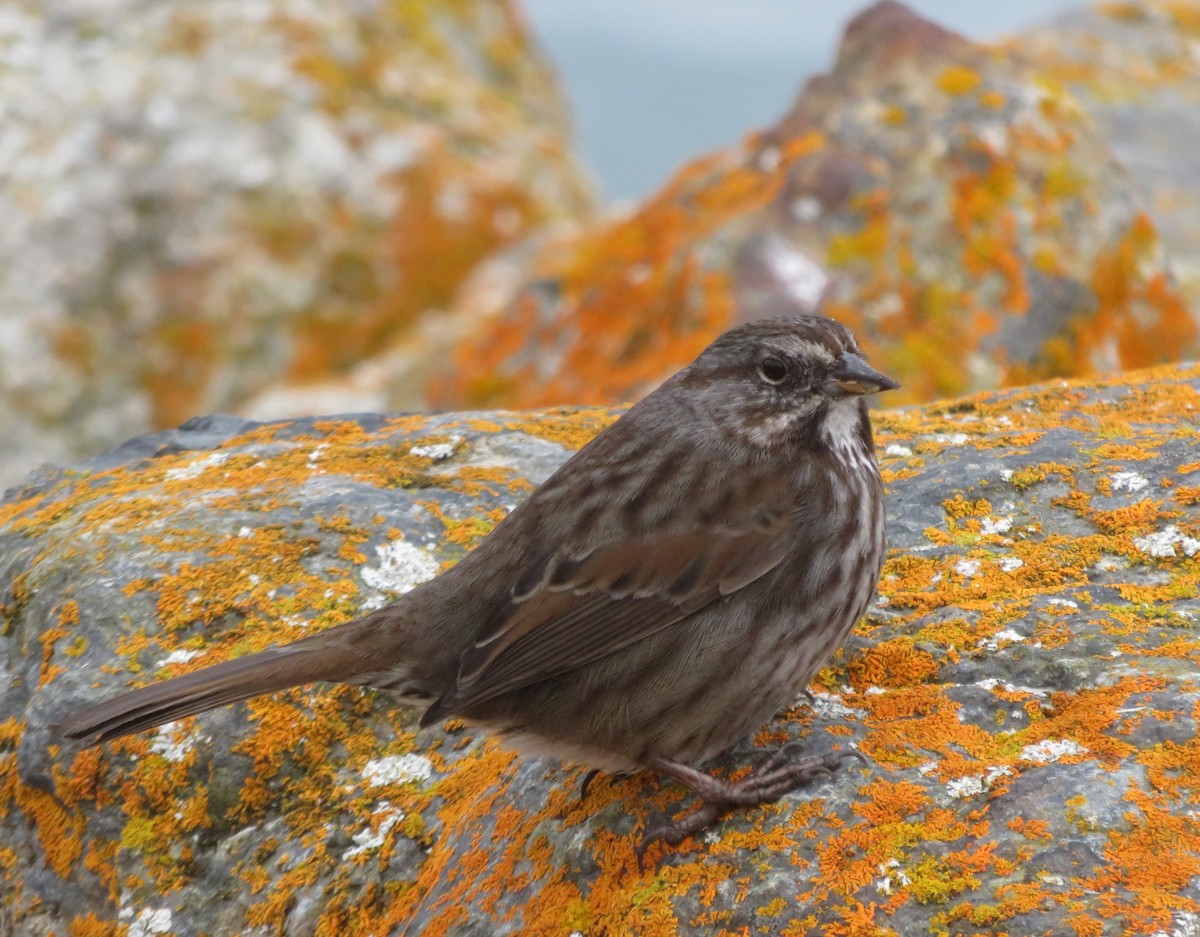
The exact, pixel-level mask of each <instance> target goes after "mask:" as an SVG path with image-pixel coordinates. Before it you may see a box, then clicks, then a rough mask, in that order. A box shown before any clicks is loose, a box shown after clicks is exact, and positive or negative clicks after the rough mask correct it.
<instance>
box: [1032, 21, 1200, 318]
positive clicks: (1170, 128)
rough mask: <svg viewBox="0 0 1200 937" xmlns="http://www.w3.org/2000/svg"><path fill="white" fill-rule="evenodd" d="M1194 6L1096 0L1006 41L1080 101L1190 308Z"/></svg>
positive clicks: (1197, 107) (1198, 35)
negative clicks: (1137, 197) (1139, 202)
mask: <svg viewBox="0 0 1200 937" xmlns="http://www.w3.org/2000/svg"><path fill="white" fill-rule="evenodd" d="M1197 42H1200V7H1197V5H1196V4H1195V3H1179V2H1173V0H1138V2H1136V3H1102V4H1096V5H1094V6H1091V7H1085V8H1081V9H1080V10H1078V11H1075V12H1072V13H1069V14H1066V15H1063V16H1060V17H1057V18H1056V19H1054V20H1052V21H1051V22H1050V23H1048V24H1046V25H1045V26H1042V27H1039V28H1037V29H1031V30H1028V31H1026V32H1024V33H1022V34H1020V35H1019V36H1017V37H1016V38H1015V39H1014V40H1013V42H1012V43H1010V44H1009V48H1010V49H1011V50H1012V52H1013V53H1014V54H1016V55H1022V56H1026V57H1028V58H1029V59H1031V60H1032V61H1034V62H1036V63H1037V67H1038V69H1039V70H1041V71H1042V72H1043V73H1044V74H1046V75H1047V76H1048V77H1049V78H1050V79H1052V80H1053V81H1055V82H1058V83H1061V84H1062V85H1063V86H1064V87H1066V88H1069V89H1070V91H1071V93H1072V94H1073V95H1074V96H1075V97H1076V98H1077V99H1078V100H1079V101H1080V102H1082V103H1083V105H1084V106H1085V107H1086V108H1087V112H1088V115H1089V116H1090V117H1091V119H1092V120H1093V121H1094V122H1095V124H1096V126H1097V128H1098V129H1099V131H1100V133H1101V134H1103V136H1104V137H1105V139H1106V140H1107V141H1108V145H1109V146H1110V147H1111V148H1112V151H1113V153H1114V154H1115V155H1116V157H1117V159H1119V160H1120V161H1121V164H1122V165H1123V166H1124V167H1125V168H1126V169H1128V170H1129V171H1130V173H1131V174H1132V176H1133V178H1134V181H1135V182H1136V183H1137V186H1138V188H1139V189H1140V190H1141V191H1142V193H1143V195H1144V196H1145V198H1144V202H1145V204H1146V206H1147V211H1148V212H1149V214H1150V216H1151V218H1152V219H1153V220H1154V224H1155V227H1156V228H1157V229H1158V232H1159V236H1160V237H1161V238H1162V241H1163V244H1164V246H1165V247H1166V248H1167V251H1168V254H1169V256H1170V258H1171V268H1172V270H1173V272H1174V273H1175V275H1176V277H1177V278H1178V280H1179V282H1180V286H1181V287H1182V289H1183V292H1184V295H1185V296H1186V298H1187V300H1188V303H1189V305H1190V307H1191V308H1192V309H1196V308H1198V307H1200V225H1198V224H1197V223H1196V219H1197V218H1198V217H1200V192H1198V191H1197V187H1196V180H1197V179H1200V56H1198V55H1197V53H1196V49H1197Z"/></svg>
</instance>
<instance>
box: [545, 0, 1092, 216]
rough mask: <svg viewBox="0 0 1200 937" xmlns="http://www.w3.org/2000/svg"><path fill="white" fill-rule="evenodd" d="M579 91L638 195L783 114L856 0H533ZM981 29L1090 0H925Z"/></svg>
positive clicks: (550, 45)
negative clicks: (993, 0) (688, 163)
mask: <svg viewBox="0 0 1200 937" xmlns="http://www.w3.org/2000/svg"><path fill="white" fill-rule="evenodd" d="M522 2H523V4H524V6H525V9H526V10H527V11H528V14H529V18H530V21H531V22H532V24H533V28H534V31H535V33H536V34H537V36H538V39H539V40H540V41H541V43H542V45H543V46H544V47H545V48H546V49H547V50H548V52H549V53H550V56H551V58H552V59H553V60H554V62H555V64H556V65H557V67H558V70H559V73H560V75H561V77H562V80H563V84H564V85H565V86H566V91H567V94H568V96H569V97H570V99H571V102H572V105H573V108H574V115H575V125H576V130H577V140H578V143H579V149H580V151H581V152H582V154H583V157H584V160H585V161H586V162H587V163H588V164H589V165H590V166H591V167H592V169H593V171H594V172H595V175H596V176H597V178H598V179H599V181H600V184H601V187H602V190H603V191H604V193H605V195H607V196H608V197H609V198H616V199H637V198H641V197H643V196H645V195H646V194H648V193H649V192H651V191H652V190H653V189H655V188H656V187H657V186H658V185H659V184H661V183H662V182H664V181H665V180H666V178H667V176H668V175H669V174H670V173H671V171H672V170H673V169H675V168H676V167H678V166H679V165H681V164H682V163H683V162H684V161H685V160H687V159H690V158H691V157H693V156H698V155H700V154H701V153H705V152H707V151H709V150H712V149H715V148H717V147H721V146H727V145H729V144H731V143H733V142H734V141H736V140H738V139H739V138H740V137H741V136H742V135H743V134H745V133H746V132H747V131H749V130H752V129H754V128H756V127H761V126H764V125H766V124H768V123H771V122H773V121H774V120H776V119H777V118H778V117H779V116H780V115H781V114H783V113H784V111H785V110H787V108H788V106H789V104H790V103H791V102H792V100H793V99H794V98H795V96H796V94H797V93H798V91H799V89H800V87H801V86H802V85H803V83H804V80H805V79H806V78H807V77H808V76H809V75H811V74H813V73H814V72H817V71H825V70H827V69H828V68H829V66H830V65H831V64H832V62H833V56H834V54H835V52H836V51H837V43H838V39H839V37H840V35H841V32H842V29H843V27H844V26H845V23H846V21H847V20H848V19H850V18H851V17H852V16H854V15H855V14H856V13H857V12H859V11H860V10H862V9H864V7H865V4H863V3H859V2H849V0H603V2H597V0H522ZM909 5H910V6H912V7H913V8H914V9H916V10H917V11H918V12H920V13H921V14H923V15H924V16H927V17H929V18H930V19H933V20H936V21H937V22H939V23H941V24H942V25H944V26H948V27H950V28H951V29H955V30H958V31H959V32H962V33H965V34H966V35H968V36H971V37H973V38H976V39H990V38H995V37H997V36H1001V35H1004V34H1006V33H1010V32H1014V31H1017V30H1019V29H1021V28H1022V27H1024V26H1029V25H1032V24H1034V23H1038V22H1042V21H1045V20H1046V19H1048V18H1050V17H1052V16H1053V15H1054V14H1056V13H1058V12H1060V11H1063V10H1067V9H1071V8H1073V7H1077V6H1079V5H1080V4H1079V3H1065V2H1058V0H1005V2H1003V3H977V2H976V3H972V2H963V0H913V2H911V3H910V4H909Z"/></svg>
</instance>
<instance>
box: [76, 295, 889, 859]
mask: <svg viewBox="0 0 1200 937" xmlns="http://www.w3.org/2000/svg"><path fill="white" fill-rule="evenodd" d="M896 386H897V384H896V383H895V382H894V381H892V380H890V379H889V378H887V377H884V376H883V375H882V374H880V373H879V372H877V371H875V370H874V369H872V368H871V367H870V366H869V365H868V364H867V363H866V361H864V360H863V358H862V355H861V353H860V351H859V348H858V345H857V344H856V342H855V340H854V337H853V336H852V335H851V334H850V332H849V331H848V330H847V329H845V328H844V327H843V326H841V325H840V324H838V323H837V322H834V321H833V320H831V319H827V318H823V317H820V316H800V317H791V318H777V319H767V320H761V321H757V322H752V323H750V324H748V325H743V326H740V327H738V328H735V329H733V330H731V331H729V332H727V333H725V334H724V335H722V336H721V337H719V338H718V339H717V340H716V341H714V342H713V343H712V344H711V345H710V346H709V347H708V348H707V349H706V350H705V351H704V352H703V353H702V354H701V355H700V357H699V358H697V360H696V361H695V362H693V363H692V364H691V365H689V366H688V367H686V368H684V369H683V370H682V371H680V372H679V373H678V374H676V375H674V376H673V377H671V378H670V379H669V380H667V381H666V382H665V383H664V384H663V385H662V386H661V387H659V388H658V389H657V390H655V391H654V392H653V393H651V394H650V395H649V396H647V397H646V398H645V399H644V400H642V401H641V402H640V403H638V404H636V405H635V406H633V407H632V408H630V410H629V411H628V412H627V413H626V414H625V415H624V416H623V417H622V418H621V419H620V420H618V421H617V422H616V423H614V424H613V425H612V426H610V427H609V428H608V429H606V430H605V431H604V432H602V433H600V434H599V435H598V436H597V437H596V438H595V439H593V440H592V441H591V442H590V443H588V445H586V446H585V447H584V448H583V449H582V450H580V451H579V452H578V453H577V454H576V455H575V456H574V457H573V458H571V459H570V460H569V461H568V462H567V463H566V464H564V465H563V466H562V467H561V468H560V469H559V470H558V471H557V472H555V473H554V475H552V476H551V477H550V478H549V479H548V480H547V481H546V482H545V483H544V484H543V485H542V486H541V487H540V488H538V490H537V491H536V492H534V494H533V495H532V496H531V497H530V498H529V499H528V500H527V501H525V502H524V503H523V504H521V505H520V506H519V507H517V509H516V510H514V511H513V512H512V513H511V514H510V515H509V516H508V517H507V518H505V519H504V521H502V522H501V523H500V524H499V525H497V527H496V528H495V530H494V531H493V532H492V533H491V535H489V536H488V537H487V538H486V539H485V540H484V541H483V542H482V543H481V544H480V545H479V547H478V548H477V549H476V550H475V551H474V552H472V553H471V554H469V555H468V556H466V557H465V558H464V559H463V560H462V561H461V562H459V563H458V564H457V565H456V566H454V567H453V568H452V569H450V570H448V571H446V572H444V573H442V574H441V575H440V576H438V577H437V578H436V579H434V580H432V581H430V582H427V583H425V584H424V585H421V586H419V587H417V588H416V589H414V590H412V591H411V592H409V593H407V594H406V595H403V596H401V597H400V598H398V599H396V600H395V601H394V602H392V603H391V604H390V605H387V606H385V607H383V608H381V609H379V610H377V611H374V612H371V613H370V614H368V615H365V616H363V617H362V618H359V619H356V620H354V621H351V622H349V623H347V624H343V625H340V626H337V627H334V628H331V629H329V630H327V631H324V632H322V633H320V634H315V635H312V636H310V637H306V638H303V639H301V640H299V641H296V642H294V643H291V644H286V645H282V646H276V647H272V648H268V649H267V650H265V651H261V652H259V653H256V654H251V655H249V656H246V657H243V658H239V659H236V660H232V661H228V662H226V663H222V664H217V665H215V666H212V667H207V668H204V669H202V670H199V671H196V672H195V673H191V674H187V675H185V676H181V677H176V678H174V679H172V680H167V681H165V682H162V683H158V684H154V685H151V686H148V687H144V688H142V689H138V690H134V691H132V692H128V693H125V694H123V695H120V696H117V697H115V698H113V699H110V700H108V701H106V702H103V703H100V704H99V705H91V706H88V707H87V708H86V709H84V710H81V711H80V712H78V713H75V714H74V715H72V716H71V717H70V718H69V719H67V720H66V722H65V723H64V724H63V725H62V726H61V731H62V732H63V733H64V734H65V735H66V736H68V737H72V738H81V737H88V738H90V740H91V741H92V742H93V743H95V742H100V741H103V740H105V739H112V738H116V737H117V736H121V735H125V734H127V733H130V732H135V731H137V730H139V729H145V728H148V727H151V726H156V725H160V724H162V723H164V722H168V721H170V720H174V719H178V718H180V717H182V716H187V715H192V714H195V713H199V712H203V711H205V710H208V709H212V708H213V707H216V706H220V705H222V704H225V703H231V702H234V701H236V700H243V699H248V698H250V697H253V696H258V695H260V694H264V693H271V692H274V691H276V690H282V689H285V688H287V687H292V686H296V685H299V684H304V683H310V682H312V681H317V680H326V681H333V682H341V683H351V684H358V685H365V686H371V687H376V688H378V689H380V690H382V691H385V692H387V693H390V694H393V695H394V696H396V697H397V698H399V699H400V700H402V701H405V702H408V703H413V704H416V705H420V706H424V707H426V709H425V713H424V715H423V717H422V719H421V722H422V724H423V725H429V724H432V723H434V722H437V721H438V720H440V719H444V718H446V717H447V716H451V715H453V716H460V717H463V718H465V719H467V720H469V721H470V722H473V723H476V724H478V725H482V726H485V727H487V728H488V729H490V730H492V731H493V732H496V733H498V734H499V735H501V736H502V737H504V738H506V739H507V740H508V741H509V742H511V743H514V744H515V745H516V746H517V747H518V748H521V749H523V750H525V751H533V752H537V753H548V754H553V755H556V756H558V757H561V758H563V759H567V760H571V761H576V762H580V763H583V764H586V765H590V766H592V767H593V768H595V769H604V770H609V771H618V772H626V771H631V770H637V769H641V768H652V769H655V770H657V771H659V772H661V773H663V774H665V775H668V776H670V777H672V778H674V779H675V780H676V781H678V782H680V783H682V784H684V785H685V786H687V787H689V788H691V789H692V790H694V791H695V792H696V793H697V794H698V795H699V797H700V798H701V800H702V802H703V803H702V805H701V807H700V809H699V810H697V811H696V812H694V813H693V814H691V815H690V816H689V817H687V818H685V819H684V820H683V821H681V822H680V823H678V824H676V825H675V826H674V827H673V828H671V829H670V830H668V831H666V833H667V835H668V837H669V838H670V839H671V840H673V841H678V840H679V839H680V838H682V837H683V836H684V835H686V834H688V833H691V832H694V831H696V830H698V829H700V828H702V827H703V826H704V825H706V824H707V823H709V822H711V821H712V820H713V819H714V818H715V817H716V816H717V815H718V814H719V813H720V812H721V811H722V810H724V809H727V808H729V807H730V806H732V805H735V804H755V803H765V802H768V801H772V800H775V799H777V798H779V797H780V796H782V795H783V794H784V793H786V792H788V791H789V790H792V789H794V788H796V787H798V786H799V785H800V784H802V783H804V782H805V781H806V780H808V779H809V778H811V777H812V776H813V775H814V772H817V771H819V770H822V769H826V768H828V767H830V766H832V765H835V764H836V763H837V760H836V758H835V759H828V758H826V759H817V758H809V759H794V758H793V757H792V756H793V752H792V750H791V749H790V747H785V749H783V750H781V751H780V752H779V753H778V754H777V755H776V756H775V757H773V758H771V759H770V760H768V761H767V763H766V764H765V765H763V766H762V767H760V768H759V769H758V770H757V771H755V772H753V773H752V774H751V775H749V776H748V777H746V778H744V779H742V780H741V781H739V782H737V783H731V782H726V781H721V780H718V779H716V778H714V777H713V776H711V775H709V774H706V773H704V772H703V771H701V770H699V769H698V768H696V767H695V765H698V764H700V763H702V762H703V761H705V759H708V758H710V757H712V756H714V755H716V754H718V753H719V752H721V751H723V750H724V749H726V748H728V747H729V746H730V745H731V744H732V743H734V742H735V741H737V740H739V739H741V738H744V737H746V736H748V735H749V734H750V733H752V732H753V731H754V730H756V729H757V728H758V727H760V726H761V725H762V724H763V723H765V722H766V721H767V720H768V719H770V717H771V716H772V715H774V714H775V713H776V712H777V711H778V710H780V709H781V708H783V707H784V706H786V705H788V704H789V703H790V702H791V701H792V700H793V699H794V698H795V697H796V695H797V694H798V693H800V692H801V691H803V689H804V688H805V686H806V685H807V683H808V681H809V679H810V678H811V677H812V675H813V673H814V672H815V671H816V670H817V668H819V667H820V666H821V665H822V664H823V663H824V662H825V661H826V660H827V659H828V658H829V657H830V656H831V655H832V654H833V652H834V651H835V650H836V649H837V647H838V646H839V645H840V644H841V642H842V641H843V639H844V638H845V637H846V634H847V633H848V632H849V631H850V629H851V628H852V627H853V626H854V624H855V622H856V621H857V620H858V618H859V617H860V616H861V615H862V614H863V611H864V610H865V609H866V607H867V605H868V603H869V602H870V600H871V598H872V596H873V595H874V592H875V586H876V583H877V581H878V577H879V569H880V564H881V562H882V557H883V549H884V547H883V526H884V520H883V498H882V486H881V483H880V479H879V472H878V469H877V467H876V464H875V459H874V448H873V443H872V437H871V424H870V420H869V419H868V416H867V406H866V403H865V401H864V399H863V397H864V395H866V394H871V393H875V392H877V391H881V390H888V389H891V388H895V387H896Z"/></svg>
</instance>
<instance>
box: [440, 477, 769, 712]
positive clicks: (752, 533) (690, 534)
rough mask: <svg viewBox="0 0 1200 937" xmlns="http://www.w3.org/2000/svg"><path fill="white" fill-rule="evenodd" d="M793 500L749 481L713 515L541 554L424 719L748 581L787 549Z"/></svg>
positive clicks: (602, 649)
mask: <svg viewBox="0 0 1200 937" xmlns="http://www.w3.org/2000/svg"><path fill="white" fill-rule="evenodd" d="M747 500H749V501H750V503H746V502H747ZM739 502H740V503H739ZM792 504H793V498H792V496H791V495H790V492H788V491H787V490H786V489H785V488H784V486H782V485H780V486H778V487H776V486H763V485H762V484H755V485H748V486H745V487H744V488H743V494H742V495H741V496H740V497H733V498H730V499H729V500H728V501H727V502H726V503H725V504H724V505H723V507H724V510H723V511H722V514H723V517H722V518H721V519H720V520H718V521H717V522H715V523H710V524H706V525H704V526H703V527H693V528H691V529H685V530H670V531H666V532H660V533H655V532H648V533H644V534H642V535H641V536H637V537H631V538H628V539H621V540H615V541H610V542H607V543H604V544H602V545H601V546H599V547H597V548H595V549H593V550H591V551H590V552H587V553H586V554H583V555H571V554H570V553H569V552H559V553H555V554H553V555H551V556H550V557H549V559H542V560H541V561H540V562H538V563H537V564H535V565H533V566H531V567H530V568H528V569H526V570H525V571H524V573H523V574H522V575H521V576H519V577H518V578H517V580H516V584H515V586H514V588H513V595H512V599H511V600H510V601H509V602H508V603H507V605H505V606H504V607H503V608H501V609H500V611H499V612H498V613H497V614H496V615H495V616H494V617H493V618H492V619H491V620H490V621H489V622H488V623H487V624H486V625H485V626H484V627H483V629H482V630H481V632H480V634H479V635H478V636H477V639H476V641H475V643H474V644H472V645H471V646H469V647H468V648H467V650H466V651H465V652H464V653H463V655H462V658H461V661H460V669H459V675H458V680H457V682H456V685H455V686H454V688H453V689H451V690H450V691H449V692H448V693H446V694H445V695H444V696H443V697H442V698H441V699H440V700H438V701H437V702H436V703H435V704H434V705H433V706H432V707H430V709H429V711H428V712H427V713H426V714H425V717H424V719H423V720H422V723H423V724H426V725H428V724H431V723H433V722H436V721H437V720H439V719H442V718H444V717H445V716H448V715H450V714H451V713H453V712H458V711H461V710H463V709H465V708H466V707H468V706H470V705H472V704H474V703H478V702H481V701H483V700H486V699H489V698H491V697H493V696H498V695H500V694H501V693H506V692H508V691H510V690H514V689H516V688H518V687H521V686H527V685H529V684H531V683H535V682H537V681H539V680H543V679H545V678H547V677H550V676H553V675H555V674H558V673H562V672H563V671H565V670H570V669H573V668H575V667H579V666H581V665H583V664H586V663H588V662H590V661H594V660H597V659H598V658H601V657H604V656H605V655H607V654H611V653H613V652H614V651H616V650H618V649H620V648H622V647H624V646H626V645H628V644H631V643H633V642H634V641H638V640H640V639H641V638H644V637H647V636H648V635H651V634H653V633H654V632H656V631H659V630H660V629H662V628H665V627H667V626H668V625H671V624H673V623H675V622H677V621H679V620H680V619H682V618H685V617H687V616H688V615H690V614H692V613H693V612H695V611H696V610H697V609H700V608H703V607H704V606H705V605H708V604H709V603H710V602H713V601H716V600H717V599H719V598H720V597H721V596H724V595H728V594H730V593H731V592H736V591H737V590H738V589H741V588H742V587H743V586H746V585H748V584H749V583H751V582H753V581H754V580H756V579H758V578H759V577H760V576H762V575H764V574H765V573H767V572H768V571H770V570H771V569H773V568H774V567H775V566H777V565H778V564H779V563H780V562H781V561H782V560H783V558H784V557H785V556H786V555H787V552H788V550H789V548H790V546H791V528H792V518H793V507H792Z"/></svg>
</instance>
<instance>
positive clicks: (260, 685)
mask: <svg viewBox="0 0 1200 937" xmlns="http://www.w3.org/2000/svg"><path fill="white" fill-rule="evenodd" d="M320 637H321V636H319V635H314V636H313V638H312V639H306V640H301V641H297V642H295V643H293V644H288V645H284V646H282V647H271V648H267V649H266V650H265V651H259V652H258V653H257V654H248V655H247V656H245V657H239V658H237V659H236V660H231V661H226V662H225V663H223V664H216V665H214V666H212V667H205V668H204V669H202V670H197V671H196V672H195V673H189V674H184V675H183V676H181V677H175V678H173V679H171V680H164V681H163V682H162V683H155V684H152V685H150V686H147V687H142V688H141V689H138V690H133V691H132V692H129V693H122V694H121V695H119V696H114V697H112V698H111V699H108V700H105V701H104V702H102V703H99V704H97V705H95V706H89V707H88V708H86V709H83V710H80V711H79V712H76V713H74V714H72V715H71V716H69V717H68V718H67V719H66V720H65V721H64V722H62V723H61V724H60V725H59V733H60V734H61V735H63V736H66V737H67V738H72V739H82V738H86V739H87V740H88V742H89V743H90V744H92V745H95V744H97V743H99V742H104V741H107V740H108V739H115V738H119V737H120V736H122V735H129V734H130V733H132V732H137V731H139V730H141V729H149V728H153V727H154V726H158V725H162V724H163V723H165V722H171V721H173V720H175V719H181V718H183V717H184V716H194V715H196V714H197V713H202V712H207V711H208V710H210V709H215V708H216V707H218V706H224V705H225V704H226V703H236V702H238V701H239V700H244V699H250V698H251V697H254V696H262V695H263V694H265V693H274V692H276V691H277V690H286V689H288V688H289V687H294V686H300V685H301V684H305V683H312V682H314V681H316V680H333V681H345V680H346V679H347V677H349V676H350V675H353V674H355V673H356V672H361V671H362V670H363V667H364V661H363V658H362V657H361V656H360V655H359V654H356V653H354V652H353V651H352V650H350V649H349V648H347V647H345V646H339V645H338V644H334V643H331V642H328V641H321V640H319V638H320Z"/></svg>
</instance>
